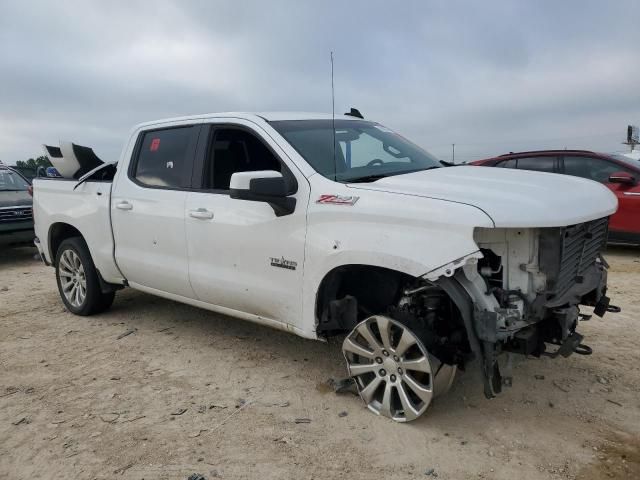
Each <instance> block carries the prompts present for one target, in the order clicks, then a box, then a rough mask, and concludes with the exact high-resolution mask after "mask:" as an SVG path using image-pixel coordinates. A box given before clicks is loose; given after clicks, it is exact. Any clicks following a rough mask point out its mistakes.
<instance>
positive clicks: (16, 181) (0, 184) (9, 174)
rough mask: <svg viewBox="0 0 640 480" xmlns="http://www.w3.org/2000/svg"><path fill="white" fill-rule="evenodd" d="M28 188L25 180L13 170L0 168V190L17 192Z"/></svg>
mask: <svg viewBox="0 0 640 480" xmlns="http://www.w3.org/2000/svg"><path fill="white" fill-rule="evenodd" d="M27 188H29V184H28V183H27V181H26V180H25V179H24V178H22V177H21V176H20V175H19V174H17V173H16V172H14V171H13V170H0V192H19V191H23V190H26V189H27Z"/></svg>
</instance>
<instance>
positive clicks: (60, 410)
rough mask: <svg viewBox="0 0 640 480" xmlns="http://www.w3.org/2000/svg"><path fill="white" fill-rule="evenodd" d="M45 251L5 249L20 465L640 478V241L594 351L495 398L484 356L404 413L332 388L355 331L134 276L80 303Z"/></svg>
mask: <svg viewBox="0 0 640 480" xmlns="http://www.w3.org/2000/svg"><path fill="white" fill-rule="evenodd" d="M33 255H34V251H33V250H32V249H13V250H7V249H5V250H4V251H2V252H0V478H2V479H5V478H6V479H12V480H13V479H18V478H20V479H27V478H29V479H38V478H42V479H49V478H56V479H58V478H60V479H70V478H80V479H91V478H97V479H112V478H131V479H143V478H144V479H147V480H148V479H182V480H186V479H187V477H188V476H189V475H190V474H192V473H196V472H197V473H200V474H202V475H204V476H205V478H207V479H208V480H209V479H211V478H218V477H219V478H229V479H244V478H247V479H248V478H260V479H289V478H291V479H312V478H316V479H331V478H352V479H368V480H371V479H372V478H389V479H395V478H398V479H405V478H434V477H438V478H439V479H455V480H459V479H478V478H486V479H513V478H518V479H519V480H528V479H536V480H540V479H558V478H562V479H573V478H579V479H587V480H591V479H599V478H606V479H609V478H613V479H634V478H640V395H639V392H640V367H639V365H640V351H639V350H638V345H639V344H640V329H639V328H638V326H637V322H636V320H637V318H638V317H639V316H640V315H638V314H639V313H640V251H639V250H633V249H624V250H623V249H611V251H610V252H609V254H608V256H607V258H608V260H609V261H610V263H611V267H612V268H611V273H610V285H611V296H612V297H613V301H614V303H615V304H618V305H620V306H621V307H622V308H623V312H622V313H621V314H617V315H614V314H609V315H607V316H606V317H605V318H604V319H599V318H596V317H594V318H593V319H592V320H590V321H589V322H584V323H583V324H582V325H581V328H580V331H581V333H583V334H585V337H586V339H585V342H586V343H587V344H588V345H590V346H591V347H592V348H593V349H594V354H593V355H592V356H589V357H584V356H579V355H574V356H572V357H571V358H569V359H566V360H564V359H562V360H551V359H548V358H542V359H531V360H526V361H523V362H519V363H517V364H516V366H515V369H514V386H513V387H512V388H510V389H507V390H505V391H504V392H503V394H502V395H501V396H500V397H499V398H496V399H494V400H491V401H488V400H486V399H485V398H484V397H483V394H482V384H481V379H480V376H479V375H478V368H477V365H476V364H472V365H470V366H469V367H468V369H467V371H466V372H465V373H463V374H460V375H459V376H458V378H457V381H456V383H455V384H454V387H453V388H452V390H451V391H450V392H449V393H448V394H447V395H446V396H444V397H441V398H439V399H438V400H437V401H436V403H435V404H434V405H432V407H431V408H430V410H429V411H428V413H427V415H425V416H423V417H422V418H421V419H420V420H418V421H416V422H413V423H411V424H404V425H403V424H396V423H394V422H392V421H390V420H388V419H386V418H381V417H376V416H375V415H373V414H371V413H370V412H368V410H366V408H365V407H364V406H363V404H362V403H361V401H360V399H359V398H357V397H355V396H352V395H349V394H347V395H336V394H335V393H334V392H333V391H332V390H331V388H330V387H329V386H328V385H327V379H328V378H330V377H333V378H340V377H342V376H344V374H345V369H344V366H343V362H342V358H341V354H340V348H339V343H338V342H337V341H333V342H330V343H328V344H324V343H320V342H313V341H308V340H304V339H301V338H298V337H295V336H293V335H290V334H287V333H284V332H278V331H274V330H270V329H267V328H265V327H261V326H257V325H253V324H250V323H247V322H243V321H241V320H236V319H232V318H228V317H224V316H220V315H216V314H213V313H210V312H206V311H203V310H198V309H196V308H192V307H189V306H186V305H181V304H178V303H175V302H171V301H168V300H163V299H159V298H155V297H152V296H149V295H146V294H142V293H139V292H135V291H133V290H130V289H129V290H126V291H121V292H119V293H118V295H117V298H116V302H115V304H114V306H113V308H112V309H111V310H110V311H109V312H107V313H104V314H101V315H97V316H94V317H89V318H82V317H76V316H74V315H71V314H69V313H68V312H67V311H66V310H65V309H64V308H63V306H62V303H61V302H60V300H59V298H58V293H57V290H56V285H55V279H54V274H53V270H52V269H50V268H47V267H45V266H44V265H42V264H41V263H39V262H38V261H36V260H34V259H33ZM125 333H129V334H128V335H126V336H123V334H125Z"/></svg>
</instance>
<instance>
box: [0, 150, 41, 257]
mask: <svg viewBox="0 0 640 480" xmlns="http://www.w3.org/2000/svg"><path fill="white" fill-rule="evenodd" d="M30 186H31V185H30V184H29V181H28V180H27V179H26V178H25V177H23V176H22V175H21V174H19V173H18V172H17V171H16V170H14V169H12V168H9V167H7V166H5V165H3V164H1V163H0V247H5V246H6V245H10V244H19V243H32V242H33V239H34V237H35V234H34V233H33V213H32V202H33V199H32V198H31V195H30V194H29V187H30Z"/></svg>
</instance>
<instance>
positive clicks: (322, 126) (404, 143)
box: [270, 119, 442, 182]
mask: <svg viewBox="0 0 640 480" xmlns="http://www.w3.org/2000/svg"><path fill="white" fill-rule="evenodd" d="M270 123H271V125H272V126H273V128H275V129H276V130H277V131H278V133H280V134H281V135H282V136H283V137H284V138H285V139H286V140H287V141H288V142H289V143H290V144H291V145H292V146H293V147H294V148H295V149H296V150H297V151H298V153H299V154H300V155H302V157H303V158H304V159H305V160H306V161H307V162H308V163H309V164H310V165H311V166H312V167H313V168H314V169H315V170H316V172H318V173H320V174H321V175H323V176H325V177H327V178H329V179H332V180H337V181H339V182H352V181H375V180H377V179H379V178H383V177H388V176H391V175H400V174H403V173H409V172H416V171H418V170H427V169H430V168H438V167H441V166H442V164H441V163H440V161H439V160H438V159H436V158H435V157H433V156H432V155H430V154H429V153H427V152H425V151H424V150H422V149H421V148H420V147H418V146H417V145H414V144H413V143H411V142H409V141H408V140H406V139H404V138H403V137H401V136H400V135H398V134H397V133H394V132H392V131H391V130H389V129H388V128H386V127H383V126H382V125H379V124H377V123H373V122H366V121H360V120H335V141H336V148H335V161H334V149H333V134H334V132H333V121H332V120H331V119H327V120H287V121H273V122H270Z"/></svg>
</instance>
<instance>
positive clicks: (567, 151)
mask: <svg viewBox="0 0 640 480" xmlns="http://www.w3.org/2000/svg"><path fill="white" fill-rule="evenodd" d="M532 153H534V154H540V155H542V154H544V155H553V154H558V153H582V154H587V155H602V154H601V153H597V152H592V151H590V150H564V149H558V150H529V151H526V152H509V153H503V154H502V155H499V156H498V157H511V156H513V155H531V154H532ZM498 157H495V158H498Z"/></svg>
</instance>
